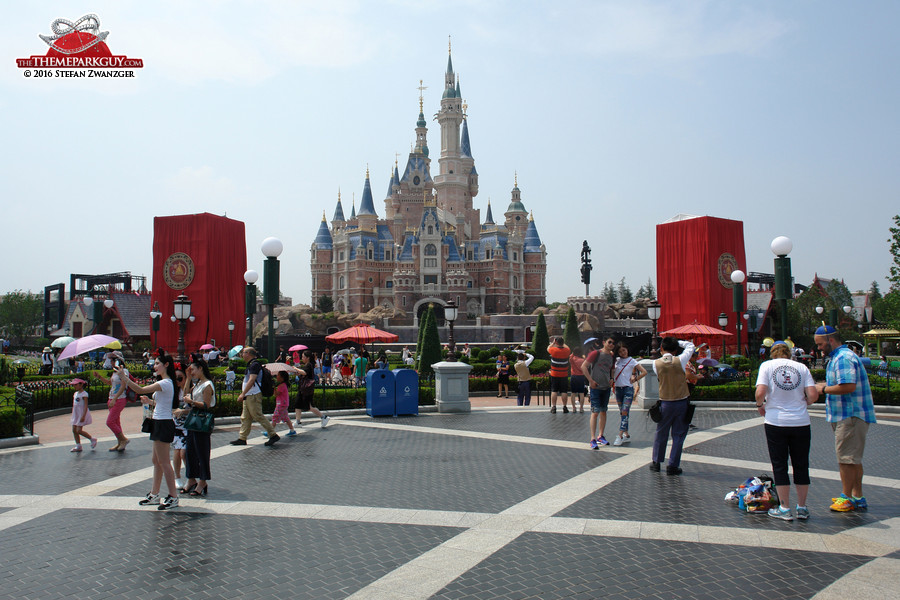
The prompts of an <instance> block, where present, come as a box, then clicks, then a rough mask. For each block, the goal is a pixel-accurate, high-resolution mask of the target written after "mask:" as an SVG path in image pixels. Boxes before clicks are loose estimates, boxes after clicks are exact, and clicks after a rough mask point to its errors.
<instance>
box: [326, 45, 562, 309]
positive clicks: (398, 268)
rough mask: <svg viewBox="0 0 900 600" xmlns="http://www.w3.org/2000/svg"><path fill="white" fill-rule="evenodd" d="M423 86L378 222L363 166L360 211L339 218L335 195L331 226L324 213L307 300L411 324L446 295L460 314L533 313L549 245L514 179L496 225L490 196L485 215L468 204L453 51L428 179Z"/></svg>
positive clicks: (474, 180)
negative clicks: (434, 166) (410, 141)
mask: <svg viewBox="0 0 900 600" xmlns="http://www.w3.org/2000/svg"><path fill="white" fill-rule="evenodd" d="M423 89H424V88H423V87H422V86H421V82H420V94H419V118H418V121H417V122H416V128H415V146H414V147H413V149H412V151H411V152H410V153H409V158H408V159H407V161H406V166H405V167H404V169H403V172H402V174H401V172H400V170H399V165H398V163H397V162H396V161H395V163H394V168H393V170H392V173H391V178H390V184H389V185H388V189H387V194H386V195H385V198H384V218H381V217H379V216H378V214H377V213H376V211H375V202H374V200H373V196H372V186H371V182H370V180H369V171H368V168H367V169H366V179H365V183H364V184H363V192H362V198H361V200H360V205H359V210H358V211H357V210H356V206H355V203H354V205H353V206H352V209H351V213H350V217H349V218H345V216H344V209H343V206H342V204H341V196H340V192H338V200H337V207H336V208H335V211H334V216H333V217H332V219H331V225H330V227H329V224H328V222H327V221H326V219H325V213H324V212H323V214H322V222H321V224H320V226H319V230H318V233H317V234H316V238H315V241H314V242H313V243H312V246H311V257H310V266H311V271H312V305H313V306H316V305H317V302H318V300H319V298H320V297H323V296H329V297H331V299H332V300H333V302H334V309H335V310H336V311H340V312H366V311H369V310H372V309H373V308H375V307H377V306H380V307H384V308H385V309H387V310H390V311H393V312H394V314H395V315H400V314H405V315H408V317H409V319H408V320H409V321H412V319H413V318H414V317H415V318H418V317H419V316H420V315H421V313H422V311H423V310H424V309H425V308H426V307H427V305H428V304H429V303H434V305H435V306H436V307H439V308H440V307H442V306H443V305H444V303H445V302H447V301H454V302H456V305H457V306H458V307H459V317H458V318H459V319H460V320H465V319H467V318H468V319H471V318H474V317H478V316H481V315H485V314H494V313H503V312H530V311H532V310H533V309H534V308H535V307H536V306H538V305H540V304H543V303H544V302H545V299H546V273H547V251H546V248H545V247H544V245H543V244H542V243H541V239H540V236H539V235H538V231H537V227H536V225H535V223H534V219H533V216H530V215H529V213H528V211H526V210H525V206H524V205H523V204H522V199H521V192H520V190H519V187H518V177H516V178H515V179H514V181H515V183H514V187H513V189H512V194H511V198H510V202H509V206H508V207H507V209H506V212H505V213H504V215H503V216H504V219H503V220H502V221H501V222H500V223H495V222H494V217H493V214H492V212H491V205H490V201H488V204H487V209H486V214H485V218H484V221H482V220H481V210H480V209H477V208H474V206H473V198H474V197H475V196H477V195H478V171H477V170H476V169H475V159H474V158H473V156H472V146H471V144H470V142H469V128H468V124H467V122H466V108H467V105H466V104H465V103H464V102H463V100H462V96H461V94H460V87H459V79H458V77H457V76H456V75H455V74H454V72H453V62H452V57H448V59H447V71H446V73H445V74H444V92H443V95H442V97H441V108H440V112H438V113H437V114H436V115H435V120H437V122H438V124H439V125H440V127H441V152H440V157H439V158H438V172H437V174H435V175H433V176H432V170H431V158H430V156H429V148H428V128H427V127H426V122H425V115H424V113H423V98H422V94H421V91H422V90H423ZM392 320H397V317H396V316H395V317H394V318H393V319H392ZM400 320H403V319H402V318H401V319H400ZM398 324H399V323H398Z"/></svg>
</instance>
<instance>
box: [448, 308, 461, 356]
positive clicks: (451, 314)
mask: <svg viewBox="0 0 900 600" xmlns="http://www.w3.org/2000/svg"><path fill="white" fill-rule="evenodd" d="M458 315H459V308H458V307H457V306H456V302H454V301H453V300H448V301H447V304H445V305H444V318H445V319H447V324H448V325H449V326H450V337H449V338H448V340H447V362H456V342H455V341H454V340H453V322H454V321H456V317H457V316H458Z"/></svg>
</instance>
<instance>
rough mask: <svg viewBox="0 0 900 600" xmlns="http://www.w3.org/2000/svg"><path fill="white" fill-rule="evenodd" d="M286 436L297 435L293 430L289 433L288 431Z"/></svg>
mask: <svg viewBox="0 0 900 600" xmlns="http://www.w3.org/2000/svg"><path fill="white" fill-rule="evenodd" d="M287 435H288V437H291V436H292V435H297V432H296V431H294V430H293V429H291V430H290V431H288V434H287Z"/></svg>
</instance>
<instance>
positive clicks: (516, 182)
mask: <svg viewBox="0 0 900 600" xmlns="http://www.w3.org/2000/svg"><path fill="white" fill-rule="evenodd" d="M513 187H519V172H518V171H513Z"/></svg>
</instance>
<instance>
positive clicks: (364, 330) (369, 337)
mask: <svg viewBox="0 0 900 600" xmlns="http://www.w3.org/2000/svg"><path fill="white" fill-rule="evenodd" d="M399 339H400V336H398V335H397V334H395V333H389V332H387V331H382V330H380V329H376V328H374V327H372V326H371V325H367V324H366V323H357V324H356V325H354V326H353V327H350V328H349V329H345V330H343V331H338V332H337V333H332V334H331V335H328V336H325V341H326V342H331V343H332V344H340V343H343V342H356V343H358V344H369V343H372V342H396V341H397V340H399Z"/></svg>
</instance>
